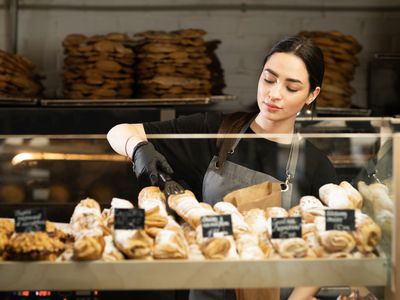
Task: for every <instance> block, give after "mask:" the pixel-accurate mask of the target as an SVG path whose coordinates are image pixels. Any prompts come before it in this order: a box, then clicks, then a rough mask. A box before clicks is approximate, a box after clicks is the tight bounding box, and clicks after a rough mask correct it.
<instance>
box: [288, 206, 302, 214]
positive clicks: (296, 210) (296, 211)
mask: <svg viewBox="0 0 400 300" xmlns="http://www.w3.org/2000/svg"><path fill="white" fill-rule="evenodd" d="M288 215H289V217H301V207H300V205H296V206H293V207H291V208H290V209H289V210H288Z"/></svg>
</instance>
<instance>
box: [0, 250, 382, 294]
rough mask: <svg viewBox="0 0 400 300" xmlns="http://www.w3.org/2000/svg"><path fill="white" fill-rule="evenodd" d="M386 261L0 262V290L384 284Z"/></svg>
mask: <svg viewBox="0 0 400 300" xmlns="http://www.w3.org/2000/svg"><path fill="white" fill-rule="evenodd" d="M387 271H388V269H387V260H386V259H384V258H362V259H285V260H283V259H279V260H263V261H212V260H207V261H187V260H183V261H177V260H158V261H138V260H130V261H123V262H99V261H94V262H8V261H6V262H1V263H0V290H1V291H14V290H59V291H62V290H92V289H101V290H140V289H154V290H158V289H189V288H239V287H241V288H256V287H285V286H304V285H317V286H340V285H346V286H348V285H352V286H359V285H366V286H368V285H374V286H385V285H387Z"/></svg>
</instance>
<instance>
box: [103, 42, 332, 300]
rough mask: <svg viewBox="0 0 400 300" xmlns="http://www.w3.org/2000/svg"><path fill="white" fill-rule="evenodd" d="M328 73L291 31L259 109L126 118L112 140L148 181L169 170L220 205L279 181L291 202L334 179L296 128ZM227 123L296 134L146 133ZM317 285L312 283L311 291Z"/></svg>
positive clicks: (267, 76) (266, 76) (264, 76)
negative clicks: (224, 137) (220, 137)
mask: <svg viewBox="0 0 400 300" xmlns="http://www.w3.org/2000/svg"><path fill="white" fill-rule="evenodd" d="M323 75H324V61H323V55H322V52H321V50H320V49H319V48H318V47H317V46H315V45H314V44H313V43H312V42H311V41H309V40H307V39H305V38H303V37H299V36H294V37H289V38H286V39H284V40H282V41H280V42H278V43H277V44H276V45H275V46H273V48H272V49H271V50H270V52H269V53H268V54H267V56H266V58H265V60H264V63H263V69H262V72H261V75H260V78H259V82H258V91H257V104H258V111H257V112H254V113H242V114H232V115H229V116H227V117H225V116H223V115H222V114H220V113H205V114H195V115H191V116H185V117H181V118H178V119H175V120H172V121H166V122H153V123H144V124H120V125H117V126H115V127H114V128H112V129H111V130H110V131H109V133H108V135H107V138H108V141H109V143H110V145H111V146H112V148H113V149H114V150H115V151H116V152H118V153H119V154H121V155H126V156H129V157H130V158H131V159H132V160H133V162H134V171H135V173H136V176H137V177H138V179H139V181H140V183H141V184H142V185H147V184H152V185H159V184H160V182H159V171H163V172H166V173H169V174H173V177H174V178H175V179H178V180H184V181H185V183H186V184H187V185H188V188H189V189H191V190H192V191H193V192H194V193H195V195H196V196H197V198H198V199H201V200H202V201H204V202H207V203H210V204H214V203H216V202H218V201H221V200H222V197H223V196H224V195H226V194H227V193H229V192H231V191H233V190H236V189H239V188H242V187H246V186H250V185H253V184H257V183H260V182H263V181H266V180H273V181H280V182H282V184H283V186H284V190H286V191H285V192H283V193H282V206H283V207H285V208H290V207H292V206H294V205H296V204H297V203H298V201H299V199H300V197H301V196H303V195H315V196H318V189H319V187H320V186H322V185H323V184H326V183H330V182H336V177H335V170H334V168H333V166H332V165H331V163H330V162H329V160H328V159H327V158H326V157H325V156H324V155H323V154H322V153H321V152H320V151H318V150H317V149H316V148H315V147H314V146H313V145H312V144H311V143H310V142H308V141H303V140H301V141H300V140H299V139H298V138H297V136H296V135H294V134H293V133H294V131H295V120H296V116H297V114H298V113H299V112H300V111H301V109H302V108H303V107H304V106H305V105H311V104H312V103H315V102H314V101H315V99H316V97H317V96H318V94H319V92H320V90H321V85H322V79H323ZM227 123H228V124H227ZM222 127H225V128H235V130H234V131H236V132H246V133H263V134H264V133H268V134H284V135H283V136H291V138H289V139H288V138H279V139H278V138H276V139H240V140H239V139H238V140H236V141H234V143H232V142H231V143H229V142H226V141H224V142H222V144H220V143H218V147H217V142H216V140H215V139H210V140H201V139H193V140H188V139H164V140H163V139H158V140H156V139H154V140H152V143H150V142H148V141H147V138H146V134H149V133H217V132H218V131H219V130H220V132H221V128H222ZM228 141H229V140H228ZM171 166H172V167H171ZM298 291H299V290H298V289H296V290H295V291H294V293H297V292H298ZM315 291H316V289H313V288H310V289H309V290H307V293H309V294H310V295H312V294H313V293H314V292H315ZM196 293H197V292H194V293H192V294H191V296H192V298H193V299H223V297H224V295H225V297H226V298H227V299H234V295H233V292H232V291H225V292H221V295H220V296H221V298H215V297H214V296H215V293H214V295H211V294H210V295H209V296H210V297H209V298H207V297H206V295H205V293H202V294H201V293H200V294H197V295H196ZM303 294H304V293H303ZM199 295H201V297H198V296H199ZM196 296H197V297H196ZM297 299H299V298H297Z"/></svg>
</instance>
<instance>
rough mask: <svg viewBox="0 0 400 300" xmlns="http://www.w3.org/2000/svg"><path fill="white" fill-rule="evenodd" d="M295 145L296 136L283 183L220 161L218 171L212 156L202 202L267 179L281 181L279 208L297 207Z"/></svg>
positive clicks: (197, 296)
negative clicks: (220, 165)
mask: <svg viewBox="0 0 400 300" xmlns="http://www.w3.org/2000/svg"><path fill="white" fill-rule="evenodd" d="M252 121H253V119H252V120H250V121H249V122H248V123H247V124H245V125H244V126H243V128H242V130H241V133H244V132H245V131H246V130H247V129H248V127H249V126H250V124H251V122H252ZM239 141H240V139H237V140H236V142H235V144H234V145H233V147H232V149H231V151H230V152H229V153H233V152H234V151H235V148H236V146H237V145H238V143H239ZM299 144H300V142H299V139H298V137H296V138H295V139H294V140H293V141H292V145H291V149H290V154H289V159H288V163H287V166H286V175H287V178H286V181H285V182H282V181H280V180H278V179H276V178H275V177H273V176H271V175H268V174H265V173H262V172H258V171H255V170H252V169H249V168H246V167H243V166H241V165H238V164H236V163H233V162H230V161H228V160H226V161H225V162H224V165H223V167H222V168H218V167H217V165H216V163H217V160H218V157H217V156H214V157H213V159H212V160H211V162H210V164H209V166H208V168H207V171H206V174H205V175H204V180H203V188H202V189H203V201H204V202H206V203H208V204H210V205H214V204H215V203H217V202H220V201H223V197H224V196H225V195H226V194H228V193H230V192H232V191H234V190H237V189H241V188H244V187H248V186H251V185H255V184H259V183H262V182H265V181H267V180H269V181H273V182H281V184H283V185H285V187H286V188H285V190H284V191H282V206H283V207H284V208H285V209H289V208H290V207H292V206H294V205H296V204H298V201H299V198H298V197H297V198H293V197H292V196H294V195H292V194H297V193H293V191H294V189H293V184H292V182H291V179H293V177H294V175H295V171H296V166H297V160H298V155H299ZM292 199H296V200H297V201H292ZM292 202H293V203H292ZM294 202H297V203H294ZM286 290H287V289H285V291H282V290H281V299H282V296H283V297H285V296H286V294H290V290H288V291H286ZM287 297H288V296H287ZM287 297H286V298H287ZM235 299H236V296H235V290H233V289H229V290H228V289H225V290H191V291H190V294H189V300H235ZM284 299H285V298H284Z"/></svg>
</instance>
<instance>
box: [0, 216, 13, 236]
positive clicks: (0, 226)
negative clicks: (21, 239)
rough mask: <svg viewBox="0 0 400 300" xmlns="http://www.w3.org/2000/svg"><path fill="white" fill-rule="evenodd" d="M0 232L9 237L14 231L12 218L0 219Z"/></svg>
mask: <svg viewBox="0 0 400 300" xmlns="http://www.w3.org/2000/svg"><path fill="white" fill-rule="evenodd" d="M0 233H4V234H5V235H6V236H8V237H10V236H11V235H12V234H13V233H14V220H12V219H0Z"/></svg>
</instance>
